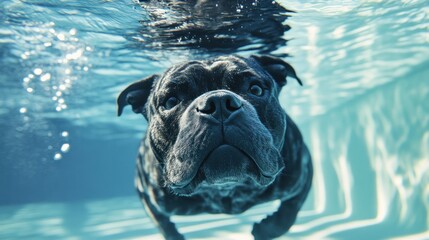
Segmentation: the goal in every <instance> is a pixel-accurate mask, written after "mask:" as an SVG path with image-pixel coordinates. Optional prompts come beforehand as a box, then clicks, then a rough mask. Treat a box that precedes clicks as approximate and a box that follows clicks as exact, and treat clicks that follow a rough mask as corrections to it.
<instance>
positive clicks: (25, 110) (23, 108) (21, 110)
mask: <svg viewBox="0 0 429 240" xmlns="http://www.w3.org/2000/svg"><path fill="white" fill-rule="evenodd" d="M19 112H20V113H26V112H27V108H25V107H22V108H20V109H19Z"/></svg>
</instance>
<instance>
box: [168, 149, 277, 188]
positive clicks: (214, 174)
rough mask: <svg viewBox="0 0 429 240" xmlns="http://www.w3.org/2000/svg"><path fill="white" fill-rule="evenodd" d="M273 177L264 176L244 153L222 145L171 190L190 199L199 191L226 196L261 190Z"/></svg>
mask: <svg viewBox="0 0 429 240" xmlns="http://www.w3.org/2000/svg"><path fill="white" fill-rule="evenodd" d="M280 171H281V169H279V171H278V172H280ZM276 175H277V174H275V175H273V176H265V175H263V174H262V172H261V171H260V169H259V167H258V165H257V164H256V161H255V160H254V159H253V158H252V157H251V156H249V155H248V154H247V153H246V152H244V151H242V150H240V149H238V148H236V147H234V146H231V145H228V144H224V145H221V146H219V147H217V148H215V149H214V150H213V151H212V152H210V153H209V155H208V156H207V157H206V159H205V160H204V161H203V162H202V164H201V166H199V169H198V171H197V173H196V175H195V176H194V177H193V178H192V179H190V180H189V181H187V182H188V183H187V184H185V185H181V186H178V185H172V186H171V189H172V191H173V193H175V194H177V195H187V196H190V195H193V194H197V193H200V192H201V191H228V192H229V191H232V190H234V188H237V187H241V186H249V187H250V186H253V187H256V188H263V187H266V186H268V185H269V184H271V183H272V182H273V181H274V179H275V176H276Z"/></svg>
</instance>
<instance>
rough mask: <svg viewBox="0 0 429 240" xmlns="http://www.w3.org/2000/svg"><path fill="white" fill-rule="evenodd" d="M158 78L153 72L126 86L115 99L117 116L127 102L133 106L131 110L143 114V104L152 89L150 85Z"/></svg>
mask: <svg viewBox="0 0 429 240" xmlns="http://www.w3.org/2000/svg"><path fill="white" fill-rule="evenodd" d="M158 78H159V76H158V75H156V74H155V75H152V76H150V77H147V78H145V79H143V80H140V81H137V82H135V83H132V84H130V85H129V86H128V87H126V88H125V89H124V90H123V91H122V92H121V93H120V94H119V96H118V99H117V107H118V116H121V114H122V111H123V109H124V107H125V106H127V105H128V104H129V105H131V107H132V108H133V112H135V113H142V114H143V115H145V114H146V113H145V110H144V106H145V104H146V101H147V98H148V97H149V94H150V92H151V90H152V85H153V83H154V82H155V80H156V79H158ZM145 116H146V115H145Z"/></svg>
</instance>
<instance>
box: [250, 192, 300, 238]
mask: <svg viewBox="0 0 429 240" xmlns="http://www.w3.org/2000/svg"><path fill="white" fill-rule="evenodd" d="M301 204H302V203H301V201H298V199H295V198H292V199H289V200H286V201H284V202H282V203H281V205H280V207H279V209H278V210H277V211H276V212H274V213H273V214H272V215H270V216H267V217H266V218H264V219H263V220H262V221H261V222H259V223H255V224H254V225H253V230H252V235H253V237H254V238H255V240H268V239H273V238H276V237H280V236H281V235H283V234H285V233H286V232H287V231H288V230H289V228H290V227H291V226H292V225H293V223H294V222H295V220H296V216H297V215H298V211H299V209H300V208H301V206H300V205H301Z"/></svg>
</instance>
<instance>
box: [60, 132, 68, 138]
mask: <svg viewBox="0 0 429 240" xmlns="http://www.w3.org/2000/svg"><path fill="white" fill-rule="evenodd" d="M61 136H63V137H68V136H69V132H67V131H63V132H62V133H61Z"/></svg>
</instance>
